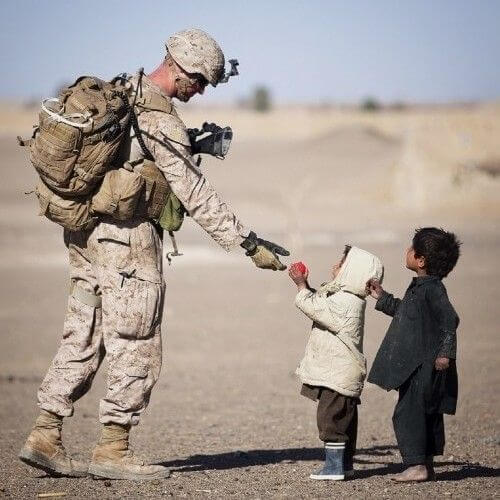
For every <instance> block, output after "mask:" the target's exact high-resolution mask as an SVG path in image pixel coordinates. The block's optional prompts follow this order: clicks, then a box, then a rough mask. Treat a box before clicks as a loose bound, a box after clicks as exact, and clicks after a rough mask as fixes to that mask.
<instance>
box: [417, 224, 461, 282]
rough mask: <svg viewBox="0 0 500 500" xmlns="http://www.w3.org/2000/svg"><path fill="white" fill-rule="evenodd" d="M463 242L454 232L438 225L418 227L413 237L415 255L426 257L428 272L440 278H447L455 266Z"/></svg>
mask: <svg viewBox="0 0 500 500" xmlns="http://www.w3.org/2000/svg"><path fill="white" fill-rule="evenodd" d="M461 244H462V243H461V242H460V241H459V240H458V239H457V237H456V236H455V234H454V233H449V232H448V231H445V230H444V229H439V228H437V227H422V228H419V229H416V230H415V236H414V237H413V250H415V257H424V258H425V270H426V271H427V274H429V275H431V276H438V277H439V278H446V276H448V274H449V273H450V271H451V270H452V269H453V268H454V267H455V264H456V263H457V260H458V257H459V256H460V245H461Z"/></svg>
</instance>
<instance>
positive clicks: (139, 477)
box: [89, 463, 170, 481]
mask: <svg viewBox="0 0 500 500" xmlns="http://www.w3.org/2000/svg"><path fill="white" fill-rule="evenodd" d="M89 474H90V475H92V476H95V477H96V478H99V479H100V478H102V479H128V480H130V481H150V480H153V479H168V478H169V477H170V471H169V470H168V469H165V471H159V472H155V473H154V474H137V473H134V472H126V471H124V470H123V469H117V468H115V467H108V466H105V465H98V464H92V463H91V464H90V465H89Z"/></svg>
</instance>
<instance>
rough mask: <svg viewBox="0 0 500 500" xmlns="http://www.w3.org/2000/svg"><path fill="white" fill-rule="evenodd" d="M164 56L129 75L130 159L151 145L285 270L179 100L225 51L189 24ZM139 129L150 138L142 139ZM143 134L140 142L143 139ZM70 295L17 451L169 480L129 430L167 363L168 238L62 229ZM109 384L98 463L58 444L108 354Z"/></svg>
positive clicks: (81, 467)
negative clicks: (230, 199)
mask: <svg viewBox="0 0 500 500" xmlns="http://www.w3.org/2000/svg"><path fill="white" fill-rule="evenodd" d="M166 48H167V54H166V57H165V59H164V61H163V62H162V63H161V64H160V65H159V67H158V68H157V69H156V70H154V71H153V72H152V73H151V74H150V75H148V76H147V77H146V76H144V77H143V78H139V77H134V78H132V79H131V80H130V87H131V91H132V93H134V92H135V94H136V104H137V110H138V112H137V114H138V117H137V119H138V129H140V133H139V137H138V136H137V134H136V133H135V132H134V130H133V129H132V130H131V134H130V139H129V140H127V141H126V143H125V144H124V147H123V156H124V159H126V160H129V165H134V164H137V163H140V161H139V162H138V160H140V159H141V158H143V157H144V156H145V152H150V153H151V155H152V156H153V157H154V160H155V163H156V166H157V167H158V168H159V169H160V171H161V173H162V174H163V175H164V177H165V179H166V181H167V182H168V184H169V186H170V188H171V190H172V191H173V193H174V194H175V195H176V196H177V197H178V198H179V200H180V201H181V202H182V204H183V205H184V207H185V209H186V210H187V212H188V213H189V215H190V216H191V217H192V218H193V219H194V220H195V221H196V222H197V223H198V224H199V225H200V226H201V227H202V228H203V229H204V230H205V231H206V232H207V233H208V234H209V235H210V236H211V237H212V238H213V239H214V240H215V241H217V243H219V244H220V245H221V246H222V247H223V248H224V249H225V250H227V251H229V250H231V249H233V248H235V247H238V246H241V247H242V248H243V249H244V250H246V255H248V256H250V257H251V259H252V260H253V261H254V263H255V265H256V266H257V267H260V268H263V269H273V270H284V269H285V268H286V266H285V265H283V264H282V263H281V262H280V261H279V258H278V255H284V256H286V255H289V254H288V252H287V251H286V250H285V249H283V248H281V247H279V246H278V245H275V244H273V243H271V242H268V241H265V240H262V239H260V238H258V237H257V236H256V234H255V233H254V232H253V231H249V230H248V229H246V228H245V227H244V226H243V225H242V224H241V223H240V221H239V220H238V218H237V217H236V216H235V215H234V214H233V213H232V212H231V211H229V210H228V208H227V206H226V205H225V204H224V203H223V202H222V201H221V199H220V197H219V195H218V194H217V193H216V192H215V190H214V189H213V188H212V186H211V185H210V184H209V182H208V181H207V179H206V178H205V177H204V176H203V174H202V173H201V172H200V170H199V168H198V167H197V165H196V164H195V162H194V161H193V158H192V155H191V152H190V141H189V137H188V134H187V130H186V126H185V125H184V123H183V122H182V121H181V119H180V118H179V117H178V115H177V113H176V111H175V108H174V106H173V104H172V98H177V99H179V100H181V101H184V102H186V101H189V99H191V97H193V96H194V95H196V94H198V93H199V94H203V92H204V90H205V87H206V86H207V84H208V83H210V84H211V85H212V86H214V87H215V86H216V85H217V84H218V83H220V82H221V80H222V79H223V77H224V54H223V53H222V50H221V48H220V47H219V45H218V44H217V43H216V41H215V40H214V39H213V38H211V37H210V36H209V35H208V34H207V33H205V32H203V31H201V30H198V29H190V30H185V31H181V32H179V33H177V34H174V35H173V36H171V37H170V38H169V39H168V41H167V43H166ZM141 136H142V139H141ZM141 142H142V144H141ZM64 236H65V244H66V246H67V248H68V250H69V259H70V277H71V293H70V297H69V301H68V310H67V314H66V319H65V323H64V330H63V338H62V341H61V345H60V347H59V350H58V352H57V354H56V356H55V358H54V360H53V362H52V365H51V366H50V368H49V370H48V372H47V375H46V376H45V379H44V380H43V382H42V384H41V386H40V389H39V391H38V405H39V407H40V409H41V412H40V415H39V416H38V418H37V420H36V423H35V425H34V427H33V429H32V432H31V434H30V435H29V437H28V439H27V441H26V443H25V445H24V447H23V448H22V450H21V452H20V458H21V460H23V461H24V462H26V463H28V464H29V465H31V466H33V467H36V468H39V469H43V470H45V471H46V472H48V473H50V474H60V475H67V476H84V475H86V474H87V473H89V474H92V475H94V476H100V477H105V478H111V479H132V480H138V479H156V478H165V477H168V475H169V471H168V469H167V468H165V467H163V466H159V465H146V464H145V463H144V462H143V461H142V460H140V459H138V458H136V457H135V456H134V455H133V453H132V451H131V450H130V447H129V433H130V429H131V427H132V426H134V425H137V424H138V422H139V418H140V415H141V413H142V412H143V411H144V410H145V408H146V407H147V405H148V402H149V398H150V394H151V390H152V388H153V386H154V384H155V383H156V381H157V380H158V376H159V374H160V367H161V334H160V325H161V319H162V310H163V302H164V292H165V283H164V280H163V275H162V241H161V237H160V235H159V232H158V231H157V230H156V228H155V226H154V225H153V223H152V221H150V220H148V218H147V217H145V216H135V217H133V218H132V219H129V220H127V221H118V220H115V219H113V218H111V217H102V218H101V219H100V222H99V224H98V225H97V226H96V227H95V228H94V229H90V230H84V231H77V232H70V231H67V230H65V235H64ZM104 358H106V359H107V361H108V364H109V370H108V388H107V393H106V395H105V397H104V398H103V399H102V400H101V402H100V409H99V420H100V422H101V424H102V426H103V427H102V434H101V438H100V441H99V442H98V444H97V445H96V447H95V448H94V451H93V454H92V459H91V462H90V465H89V466H88V467H87V465H86V464H83V463H80V462H77V461H76V460H73V459H72V458H70V457H69V456H68V455H67V454H66V452H65V449H64V447H63V445H62V441H61V430H62V422H63V418H64V417H69V416H71V415H72V414H73V404H74V402H75V401H77V400H78V399H79V398H81V397H82V396H83V395H84V394H85V393H86V392H87V391H88V390H89V388H90V386H91V384H92V380H93V378H94V375H95V373H96V371H97V369H98V368H99V366H100V364H101V362H102V360H103V359H104Z"/></svg>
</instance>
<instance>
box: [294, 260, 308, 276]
mask: <svg viewBox="0 0 500 500" xmlns="http://www.w3.org/2000/svg"><path fill="white" fill-rule="evenodd" d="M292 266H293V267H294V268H295V269H297V271H299V272H300V273H301V274H306V272H307V267H306V266H305V264H304V263H303V262H295V263H294V264H292Z"/></svg>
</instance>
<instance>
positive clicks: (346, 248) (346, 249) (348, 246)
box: [343, 245, 352, 259]
mask: <svg viewBox="0 0 500 500" xmlns="http://www.w3.org/2000/svg"><path fill="white" fill-rule="evenodd" d="M351 248H352V245H345V246H344V255H343V258H344V259H345V258H346V257H347V254H348V253H349V252H350V250H351Z"/></svg>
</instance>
